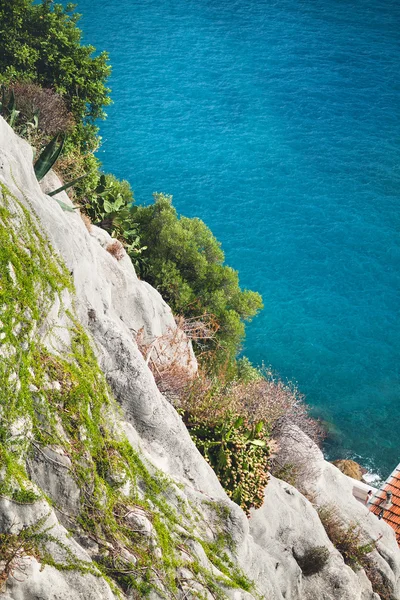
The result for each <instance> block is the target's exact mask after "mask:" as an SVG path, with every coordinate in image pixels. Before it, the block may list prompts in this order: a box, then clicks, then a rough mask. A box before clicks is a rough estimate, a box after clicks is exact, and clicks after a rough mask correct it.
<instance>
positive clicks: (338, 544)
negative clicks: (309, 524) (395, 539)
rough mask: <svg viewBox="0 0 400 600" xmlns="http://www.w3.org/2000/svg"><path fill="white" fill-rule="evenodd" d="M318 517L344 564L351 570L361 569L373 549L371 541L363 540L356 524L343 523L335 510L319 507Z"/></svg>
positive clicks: (333, 508) (373, 545) (330, 506)
mask: <svg viewBox="0 0 400 600" xmlns="http://www.w3.org/2000/svg"><path fill="white" fill-rule="evenodd" d="M318 515H319V518H320V520H321V523H322V525H323V526H324V528H325V531H326V533H327V535H328V538H329V539H330V540H331V542H332V544H333V545H334V546H335V548H336V549H337V550H339V552H340V554H341V555H342V556H343V559H344V562H345V563H346V564H347V565H349V567H351V568H352V569H360V568H363V567H364V565H365V564H366V559H367V556H368V554H370V553H371V552H372V551H373V550H374V548H375V542H373V540H367V541H366V540H365V539H364V535H363V532H362V530H361V527H360V526H359V525H358V524H357V523H349V524H346V523H343V520H342V519H341V517H340V515H339V513H338V512H337V510H336V508H335V507H334V506H332V505H326V506H321V507H320V508H319V509H318Z"/></svg>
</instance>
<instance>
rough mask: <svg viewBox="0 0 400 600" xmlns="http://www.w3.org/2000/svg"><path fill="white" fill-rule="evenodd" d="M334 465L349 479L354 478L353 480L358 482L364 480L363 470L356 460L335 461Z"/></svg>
mask: <svg viewBox="0 0 400 600" xmlns="http://www.w3.org/2000/svg"><path fill="white" fill-rule="evenodd" d="M332 464H333V465H335V467H337V468H338V469H339V471H341V472H342V473H344V474H345V475H347V476H348V477H352V478H353V479H357V481H361V480H362V476H363V470H362V467H361V466H360V465H359V464H358V463H356V462H355V461H354V460H344V459H341V460H334V461H333V463H332Z"/></svg>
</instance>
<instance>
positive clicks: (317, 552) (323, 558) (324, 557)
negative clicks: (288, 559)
mask: <svg viewBox="0 0 400 600" xmlns="http://www.w3.org/2000/svg"><path fill="white" fill-rule="evenodd" d="M294 557H295V559H296V562H297V564H298V565H299V567H300V569H301V570H302V572H303V575H305V576H306V577H307V576H309V575H315V574H316V573H320V572H321V571H322V569H323V568H324V567H325V565H326V563H327V562H328V559H329V550H328V548H326V547H325V546H314V547H313V548H309V549H308V550H306V552H305V553H304V554H303V555H297V554H294Z"/></svg>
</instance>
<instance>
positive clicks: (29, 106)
mask: <svg viewBox="0 0 400 600" xmlns="http://www.w3.org/2000/svg"><path fill="white" fill-rule="evenodd" d="M11 90H12V91H13V92H14V96H15V103H16V109H17V110H18V111H19V115H18V119H17V126H16V127H15V129H16V131H17V133H20V134H22V135H23V134H24V132H25V131H26V130H27V129H28V123H32V124H33V122H34V121H35V117H37V130H38V131H39V132H40V133H41V134H42V136H43V137H44V138H48V139H50V138H52V137H54V136H55V135H57V133H67V132H69V131H71V129H72V128H73V126H74V118H73V116H72V114H71V113H70V112H69V111H68V110H67V107H66V104H65V102H64V100H63V98H61V96H60V95H59V94H57V93H56V92H55V91H54V90H51V89H44V88H42V87H40V86H39V85H37V84H33V83H14V84H12V85H11V86H10V88H9V91H11ZM31 129H33V127H31ZM28 131H29V129H28Z"/></svg>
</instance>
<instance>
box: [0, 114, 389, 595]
mask: <svg viewBox="0 0 400 600" xmlns="http://www.w3.org/2000/svg"><path fill="white" fill-rule="evenodd" d="M0 183H1V185H2V188H1V190H2V191H1V197H0V208H1V207H3V208H4V210H3V212H1V213H0V231H1V230H2V228H3V230H4V232H3V235H4V236H5V237H4V239H8V238H7V236H11V237H10V239H11V240H14V241H13V244H15V243H17V240H18V236H22V237H23V236H24V235H26V229H27V224H29V227H30V228H35V227H37V232H36V233H35V234H34V236H36V238H35V239H36V244H37V245H40V247H41V253H39V254H38V258H37V260H38V263H37V264H39V263H40V264H41V268H42V270H44V271H45V272H46V273H47V271H46V268H47V267H48V268H49V269H50V271H51V277H50V275H49V276H47V275H46V277H45V278H43V276H42V274H43V273H42V272H41V271H40V269H38V270H37V269H36V267H35V264H34V265H33V267H32V268H33V276H34V278H36V279H34V280H35V281H36V283H37V285H36V286H33V288H32V290H33V291H32V293H37V294H38V295H39V294H42V295H41V296H40V298H39V300H40V301H39V300H38V301H37V302H36V304H35V305H33V304H32V306H33V308H32V314H29V313H28V314H26V315H25V316H24V317H23V315H22V312H21V311H20V312H19V313H18V311H14V313H15V315H14V317H13V318H14V321H15V322H13V328H14V329H13V330H12V331H11V330H7V331H8V333H5V334H4V335H5V337H4V338H3V337H2V338H1V339H2V342H3V345H2V346H0V353H1V357H2V360H3V361H4V364H7V365H13V366H12V368H11V373H10V368H9V369H8V373H5V371H4V372H3V371H1V372H0V375H1V377H3V380H4V381H3V383H4V386H7V390H8V393H7V397H6V396H5V395H4V396H0V399H1V402H0V409H2V406H3V405H4V406H8V405H7V402H9V398H10V394H11V395H12V394H15V397H16V398H19V397H20V396H21V394H22V392H23V394H22V395H23V397H24V398H25V400H26V402H28V400H29V403H30V404H29V406H31V407H34V408H33V409H32V411H31V412H28V411H27V414H24V412H23V410H22V409H21V410H20V411H19V413H18V411H17V412H16V413H15V418H14V416H13V415H14V413H11V412H10V413H9V415H6V414H4V413H5V411H4V410H1V412H0V419H1V421H2V423H1V424H2V428H3V430H4V431H6V441H7V444H8V446H7V447H6V449H5V450H4V453H5V454H7V457H9V456H10V457H15V465H17V466H16V467H15V468H14V470H12V472H11V475H10V473H8V470H7V469H8V466H7V465H8V464H9V463H10V461H11V458H7V461H8V462H7V461H5V462H4V468H3V464H1V465H0V485H1V486H2V487H0V492H1V493H0V496H1V497H0V534H1V535H2V536H3V537H1V538H0V584H1V585H2V587H1V591H0V598H1V599H2V600H3V599H4V600H37V599H38V598H40V599H41V600H67V599H68V600H83V599H85V600H92V599H93V600H103V599H104V600H106V599H107V600H108V599H110V600H111V599H113V598H118V597H121V596H123V595H125V596H127V597H128V598H132V599H134V598H142V597H149V598H151V599H153V600H157V599H161V598H168V599H170V598H171V599H182V600H183V599H184V598H210V599H213V598H232V599H235V600H257V599H259V598H265V599H266V600H283V599H286V600H314V599H318V600H340V599H343V600H378V598H379V596H378V595H376V594H375V593H374V592H373V590H372V587H371V584H370V581H369V580H368V579H367V577H366V576H365V573H364V571H362V570H360V571H358V572H355V571H353V570H352V569H351V568H350V567H348V566H347V565H345V563H344V561H343V558H342V555H341V554H340V553H339V552H338V551H337V550H336V549H335V548H334V547H333V545H332V543H331V542H330V541H329V539H328V537H327V535H326V533H325V530H324V527H323V525H322V523H321V521H320V519H319V516H318V513H317V511H316V507H318V506H322V505H325V504H327V503H332V502H333V503H335V504H336V505H337V507H338V510H339V511H340V514H341V515H342V517H343V520H344V521H345V522H351V521H358V522H359V523H360V526H361V527H362V528H363V531H364V532H365V535H367V536H369V538H372V539H374V540H377V539H378V538H379V541H378V542H377V544H376V549H375V550H374V551H373V553H372V554H373V558H374V560H375V562H376V564H377V565H378V569H379V572H380V573H382V574H383V575H384V577H385V580H386V581H388V582H390V585H391V588H392V599H396V598H399V597H400V589H399V578H400V552H399V550H398V547H397V544H396V541H395V537H394V533H393V531H392V530H391V529H390V527H388V526H387V525H386V524H385V523H384V522H382V521H378V520H377V519H376V517H374V516H373V515H372V514H371V513H369V512H368V510H367V509H366V508H365V507H363V506H362V505H361V504H359V503H358V502H357V501H356V500H355V499H354V498H353V496H352V488H351V483H350V482H349V480H348V478H347V477H346V476H345V475H343V474H342V473H340V471H339V470H338V469H336V468H335V467H334V466H333V465H331V464H329V463H326V462H325V461H324V459H323V457H322V454H321V453H320V452H319V450H318V449H317V448H316V447H315V446H313V444H312V442H311V441H310V440H309V439H308V438H306V437H304V436H303V434H301V432H296V436H295V437H296V440H293V444H292V447H293V452H294V453H299V452H301V453H302V454H304V455H305V456H306V459H307V460H308V461H309V462H310V465H312V468H310V481H309V484H308V485H309V490H310V497H311V495H312V496H313V504H312V503H311V502H310V501H309V500H308V499H307V498H305V497H304V496H303V495H302V494H301V493H300V492H299V491H297V490H296V489H295V488H293V487H292V486H290V485H289V484H287V483H285V482H283V481H280V480H278V479H275V478H273V477H271V479H270V482H269V484H268V486H267V488H266V490H265V502H264V505H263V506H262V507H261V508H260V509H258V510H255V511H253V512H252V514H251V517H250V519H247V517H246V516H245V514H244V513H243V511H242V510H241V509H240V508H239V507H238V506H237V505H235V504H234V503H233V502H231V501H230V500H229V498H228V497H227V496H226V494H225V493H224V491H223V489H222V488H221V486H220V484H219V482H218V480H217V478H216V476H215V474H214V472H213V471H212V470H211V468H210V467H209V466H208V465H207V463H206V462H205V461H204V460H203V458H202V457H201V455H200V454H199V452H198V451H197V449H196V448H195V446H194V444H193V443H192V441H191V439H190V436H189V434H188V432H187V430H186V428H185V426H184V425H183V423H182V420H181V418H180V417H179V415H178V414H177V413H176V411H175V410H174V408H173V407H172V406H171V405H170V404H169V403H168V402H167V401H166V400H165V398H164V397H163V396H162V395H161V394H160V392H159V391H158V389H157V386H156V385H155V382H154V379H153V376H152V374H151V372H150V370H149V368H148V366H147V364H146V361H145V359H144V358H143V356H142V354H141V352H140V351H139V349H138V346H137V342H136V338H137V334H138V332H139V331H141V332H142V333H143V335H144V336H145V339H146V340H147V343H148V344H152V343H153V342H154V343H157V339H162V344H160V346H159V347H160V348H162V352H161V354H162V356H163V360H167V361H168V360H175V359H176V356H177V355H178V356H179V357H180V360H181V363H182V365H183V366H185V367H186V368H187V369H188V370H189V371H190V372H192V373H193V372H195V370H196V362H195V358H194V355H193V351H192V348H191V345H190V342H189V341H188V340H187V339H186V338H185V336H184V334H183V333H182V332H179V331H177V328H176V324H175V321H174V318H173V315H172V313H171V310H170V309H169V307H168V306H167V305H166V304H165V302H164V301H163V300H162V298H161V296H160V295H159V294H158V293H157V292H156V291H155V290H154V289H152V288H151V287H150V286H149V285H148V284H146V283H145V282H143V281H140V280H139V279H138V278H137V276H136V274H135V271H134V268H133V266H132V264H131V262H130V260H129V259H128V257H127V256H124V257H122V259H121V260H116V258H115V257H114V256H112V255H111V254H110V252H108V251H107V250H106V248H107V246H108V245H109V244H110V238H109V236H108V234H107V233H106V232H104V231H102V230H99V229H98V228H96V227H92V228H91V230H90V231H88V229H87V228H86V226H85V224H84V222H83V221H82V219H81V217H80V216H79V214H77V213H76V212H75V213H73V212H68V211H63V210H62V208H61V207H60V206H59V205H58V204H57V202H56V201H55V199H54V198H51V197H49V196H47V195H46V194H45V193H44V191H48V190H49V189H54V188H56V187H58V185H59V184H58V180H57V179H56V178H55V176H54V175H50V176H48V177H47V178H46V180H45V181H44V182H42V189H41V187H40V186H39V184H38V183H37V181H36V178H35V175H34V172H33V168H32V151H31V148H30V147H29V145H28V144H27V143H26V142H24V141H23V140H21V139H19V138H18V137H17V136H16V135H15V134H14V133H13V131H12V130H11V129H10V127H9V126H8V125H7V124H6V123H5V122H4V121H3V120H2V119H0ZM59 198H60V200H62V201H63V202H65V203H70V201H69V199H68V197H67V195H66V194H65V193H61V194H59ZM35 231H36V229H35ZM12 232H15V236H14V238H12ZM32 235H33V234H32ZM41 236H42V237H41ZM21 239H22V238H21ZM40 240H42V241H40ZM43 240H44V242H43ZM31 241H32V239H31ZM17 245H18V243H17ZM24 248H25V249H24ZM30 248H32V249H31V250H30V249H29V247H28V243H27V242H26V243H25V242H24V244H21V248H20V250H21V252H20V253H19V254H18V256H19V257H20V258H19V260H21V261H24V260H25V258H24V257H28V258H26V260H28V259H29V260H31V261H32V260H33V257H34V253H33V246H30ZM10 256H11V259H10V265H9V266H7V269H8V271H7V273H8V275H6V280H7V282H8V286H9V287H10V288H11V289H13V287H12V286H14V287H15V292H17V291H18V292H19V293H15V294H14V298H15V300H14V301H15V302H16V304H17V305H18V303H19V297H21V298H22V291H21V289H19V288H18V286H19V285H20V283H21V282H22V280H23V278H22V273H23V269H22V268H20V266H19V264H18V261H17V258H15V256H16V255H14V254H13V253H12V252H11V251H10ZM44 258H45V260H44ZM13 261H14V262H15V264H14V262H13ZM40 261H41V262H40ZM46 261H47V267H46ZM57 278H58V279H59V281H61V280H62V281H63V284H62V285H61V284H60V285H58V283H57V281H58V279H57ZM39 284H40V285H39ZM42 284H43V289H42V290H41V291H40V289H41V288H40V286H41V285H42ZM72 284H73V285H72ZM45 285H47V286H50V288H51V289H52V290H53V291H52V293H51V294H50V293H49V295H47V294H46V293H45V290H46V289H47V288H46V287H45ZM51 286H53V287H51ZM50 288H49V289H50ZM0 291H1V290H0ZM22 300H23V298H22V299H21V303H22ZM10 302H11V301H10V299H8V300H7V302H6V303H4V306H1V307H0V308H1V310H2V313H3V312H5V313H7V311H9V310H11V305H10ZM42 305H43V306H45V307H46V310H40V306H42ZM37 306H38V307H39V308H38V310H36V308H35V307H37ZM26 310H27V309H25V311H26ZM14 313H13V314H14ZM18 315H19V317H18ZM35 315H37V316H35ZM17 317H18V318H17ZM1 318H2V317H1ZM18 319H19V322H18ZM24 319H25V321H26V323H25V321H24ZM27 323H28V324H29V327H28V325H27ZM24 324H26V334H25V329H24V326H25V325H24ZM7 336H8V337H7ZM168 339H170V340H171V341H170V343H169V342H168V341H167V340H168ZM87 340H88V341H87ZM18 343H20V344H21V346H22V345H24V344H25V346H24V347H26V351H25V352H26V353H27V355H29V356H30V355H31V354H32V356H31V358H32V360H31V362H30V363H29V365H28V367H27V368H26V369H25V370H21V368H20V362H18V361H17V360H16V358H15V357H16V356H17V353H18V348H17V346H18ZM35 344H36V345H35ZM88 344H89V347H88ZM90 348H92V349H93V350H94V355H93V356H94V357H95V358H94V359H91V356H92V354H93V352H92V350H91V349H90ZM35 352H36V354H35ZM66 357H67V358H66ZM71 357H72V358H71ZM35 361H36V362H35ZM37 363H41V364H42V366H41V370H40V369H39V368H38V367H37ZM70 363H71V365H72V366H71V369H69V367H68V365H69V364H70ZM104 377H105V379H106V381H107V384H108V386H109V387H107V385H106V383H105V381H103V380H104ZM74 386H75V387H74ZM75 389H77V390H79V394H74V393H73V392H74V390H75ZM66 397H67V398H68V399H69V400H68V401H69V402H70V404H68V405H66V401H65V398H66ZM86 397H87V398H89V399H88V400H85V398H86ZM96 398H103V400H102V402H101V404H100V405H97V404H96ZM114 399H115V400H116V401H117V403H116V402H115V400H114ZM85 402H86V404H85ZM74 403H75V404H74ZM118 405H119V406H118ZM21 406H23V405H21ZM99 406H100V408H99ZM58 407H60V408H59V409H58ZM10 415H12V416H10ZM93 423H95V424H96V427H95V429H96V430H95V431H94V430H93ZM50 429H51V431H50ZM288 435H291V434H290V432H289V433H288ZM4 443H5V442H4ZM0 449H1V446H0ZM13 460H14V458H13ZM10 464H11V463H10ZM13 464H14V463H13ZM15 465H14V466H15ZM94 470H96V472H97V473H98V477H97V479H96V478H93V472H94ZM134 471H135V472H134ZM99 482H100V483H99ZM42 492H44V494H45V495H43V494H42ZM115 498H117V500H115ZM133 498H136V503H135V502H134V501H133ZM50 502H51V504H50ZM110 502H113V504H112V507H113V508H112V514H111V513H107V506H108V505H109V504H110ZM96 515H97V517H96ZM103 517H104V522H102V519H103ZM106 517H107V518H106ZM108 520H110V523H111V524H108ZM118 527H119V529H118ZM67 529H68V530H71V532H72V535H70V534H68V532H67ZM3 539H4V540H6V542H4V543H3V542H2V540H3ZM124 540H125V541H126V543H125V542H124ZM132 540H134V543H135V544H137V546H138V548H139V550H140V551H138V552H137V553H136V554H135V551H134V550H133V549H132V548H133V547H134V544H133V542H132ZM128 542H129V543H128ZM2 543H3V545H2ZM315 548H323V549H327V551H328V552H327V559H326V562H325V563H324V564H323V565H322V566H321V568H320V569H319V571H318V572H316V573H314V574H309V575H306V574H305V573H304V572H303V571H302V569H301V567H300V566H299V564H303V562H302V559H304V557H306V556H307V553H310V552H311V551H313V550H314V549H315ZM1 553H2V554H1ZM146 554H147V555H149V556H151V563H150V564H149V563H145V564H147V567H146V569H147V571H146V572H147V574H148V578H147V580H146V581H144V580H143V576H142V570H141V569H142V567H141V569H139V567H138V565H139V563H140V561H142V562H143V561H145V559H146ZM140 564H142V563H140ZM104 572H107V575H108V577H107V578H105V577H103V573H104ZM2 573H3V575H1V574H2ZM127 577H129V578H130V579H129V584H127V583H126V582H127ZM136 583H137V585H136Z"/></svg>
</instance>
